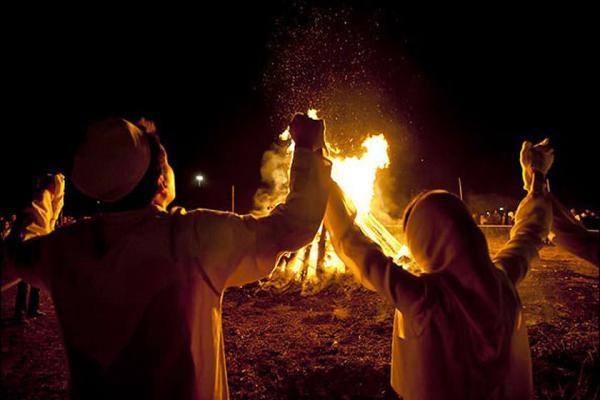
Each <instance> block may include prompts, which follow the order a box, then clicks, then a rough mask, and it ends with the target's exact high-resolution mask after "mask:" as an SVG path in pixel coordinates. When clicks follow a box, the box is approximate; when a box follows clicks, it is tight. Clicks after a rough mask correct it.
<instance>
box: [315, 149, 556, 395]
mask: <svg viewBox="0 0 600 400" xmlns="http://www.w3.org/2000/svg"><path fill="white" fill-rule="evenodd" d="M523 151H525V146H524V148H523ZM551 164H552V159H549V158H545V159H538V158H536V159H535V160H529V161H527V165H526V168H527V169H528V170H529V172H530V175H531V176H532V179H531V181H530V185H529V186H528V191H529V193H528V195H527V196H526V197H525V198H524V199H523V201H521V204H520V205H519V208H518V210H517V213H516V221H515V226H514V227H513V228H512V230H511V234H510V239H509V241H508V242H507V243H506V244H505V246H504V247H503V248H502V249H501V250H500V252H499V253H498V254H496V256H495V257H493V258H492V257H491V256H490V254H489V250H488V246H487V242H486V239H485V236H484V235H483V233H482V231H481V230H480V229H479V228H478V227H477V225H476V224H475V222H474V221H473V219H472V218H471V215H470V214H469V211H468V210H467V207H466V205H465V204H464V203H463V202H462V201H461V200H460V199H459V198H458V197H456V196H454V195H453V194H451V193H449V192H446V191H441V190H436V191H430V192H426V193H424V194H421V195H419V196H417V197H416V198H415V199H414V200H413V201H412V202H411V203H410V204H409V205H408V207H407V208H406V210H405V213H404V234H405V237H406V244H407V246H408V248H409V249H410V251H411V253H412V256H413V258H414V260H415V262H416V263H417V264H418V266H419V267H420V269H421V270H422V271H424V272H423V273H422V274H421V275H418V276H417V275H414V274H412V273H410V272H409V271H406V270H404V269H403V268H402V267H400V266H398V265H395V264H394V262H393V261H392V259H391V258H388V257H386V256H385V255H384V253H383V251H382V250H381V249H380V248H379V246H377V245H376V244H375V243H373V242H372V241H371V240H370V239H369V238H368V237H366V236H365V235H364V234H363V233H362V232H361V231H360V229H359V228H358V227H357V225H355V224H354V218H353V211H352V204H351V203H350V202H349V200H347V199H345V198H344V197H343V193H342V192H341V190H340V189H339V188H337V187H335V186H334V187H333V188H332V192H331V195H330V199H329V203H328V206H327V211H326V214H325V226H326V228H327V230H328V232H330V234H331V238H332V243H333V245H334V248H335V250H336V252H337V253H338V255H339V256H340V257H341V258H342V260H343V261H344V263H345V264H346V265H347V266H348V267H349V268H350V269H351V270H352V272H353V273H354V274H355V276H356V277H357V278H358V279H359V280H360V282H361V283H362V284H363V285H364V286H366V287H367V288H370V289H371V290H375V291H377V292H378V293H379V294H380V295H382V296H383V297H385V298H386V299H388V300H389V301H390V302H391V303H392V304H393V305H394V306H395V308H396V315H395V318H394V329H393V339H392V368H391V384H392V387H393V388H394V390H395V391H396V392H397V393H398V394H399V395H400V396H402V398H404V399H406V400H413V399H461V400H464V399H513V400H514V399H529V398H532V396H533V383H532V374H531V356H530V350H529V343H528V338H527V330H526V326H525V322H524V321H523V317H522V307H521V302H520V299H519V295H518V293H517V290H516V287H517V285H518V283H519V282H520V281H521V280H522V279H523V278H524V277H525V275H526V274H527V271H528V270H529V268H530V264H531V262H532V261H533V260H534V258H536V257H537V255H538V250H539V249H540V247H541V246H542V244H543V240H544V239H545V238H546V236H547V235H548V232H549V230H550V223H551V220H552V206H551V202H550V199H549V197H548V194H547V193H546V191H545V189H544V186H543V182H544V181H545V175H546V173H547V172H548V169H549V168H550V166H551Z"/></svg>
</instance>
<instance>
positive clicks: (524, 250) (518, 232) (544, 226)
mask: <svg viewBox="0 0 600 400" xmlns="http://www.w3.org/2000/svg"><path fill="white" fill-rule="evenodd" d="M536 179H543V177H542V176H540V178H534V180H536ZM551 221H552V206H551V203H550V199H549V196H548V194H547V193H545V191H543V189H542V190H539V191H538V190H532V191H531V192H530V193H529V194H528V195H527V196H526V197H525V198H524V199H523V200H522V201H521V203H520V204H519V207H518V208H517V213H516V215H515V225H514V226H513V227H512V229H511V230H510V239H509V241H508V242H507V243H506V244H505V245H504V247H503V248H502V249H501V250H500V251H499V252H498V254H496V256H495V257H494V263H495V264H496V265H497V266H498V267H500V268H502V269H503V270H504V271H506V273H507V275H508V277H509V278H510V280H511V281H512V282H513V283H514V284H515V285H516V284H517V283H519V282H520V281H522V280H523V278H525V275H527V272H528V271H529V268H530V265H531V263H532V262H533V260H535V259H536V258H537V257H538V251H539V249H540V248H541V247H542V246H543V240H544V239H545V238H546V237H547V236H548V233H549V232H550V224H551Z"/></svg>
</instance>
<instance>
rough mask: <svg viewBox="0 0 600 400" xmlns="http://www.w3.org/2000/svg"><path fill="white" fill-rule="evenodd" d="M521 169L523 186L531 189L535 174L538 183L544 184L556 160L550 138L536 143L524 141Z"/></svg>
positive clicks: (528, 189)
mask: <svg viewBox="0 0 600 400" xmlns="http://www.w3.org/2000/svg"><path fill="white" fill-rule="evenodd" d="M519 159H520V162H521V170H522V175H523V188H524V189H525V190H527V191H531V190H532V188H533V183H534V176H535V177H536V180H541V182H537V183H538V184H540V185H541V184H543V180H544V179H545V178H546V175H547V174H548V171H549V170H550V167H551V166H552V163H553V162H554V149H553V148H552V147H551V146H550V139H548V138H546V139H544V140H542V141H541V142H539V143H538V144H536V145H533V144H532V143H531V142H529V141H525V142H523V146H522V147H521V154H520V157H519Z"/></svg>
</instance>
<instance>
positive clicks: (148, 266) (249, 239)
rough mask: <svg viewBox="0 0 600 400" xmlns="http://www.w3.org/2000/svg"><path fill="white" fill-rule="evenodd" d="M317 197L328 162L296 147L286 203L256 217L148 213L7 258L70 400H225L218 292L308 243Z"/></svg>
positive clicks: (62, 235)
mask: <svg viewBox="0 0 600 400" xmlns="http://www.w3.org/2000/svg"><path fill="white" fill-rule="evenodd" d="M328 188H329V164H328V163H327V162H326V161H325V160H324V159H323V158H322V157H321V156H320V155H317V154H315V153H312V152H310V151H308V150H304V149H296V151H295V156H294V161H293V164H292V168H291V191H290V193H289V195H288V197H287V199H286V202H285V204H281V205H279V206H278V207H276V208H275V209H274V210H273V212H272V213H271V214H270V215H268V216H266V217H264V218H254V217H252V216H249V215H237V214H232V213H226V212H218V211H211V210H203V209H198V210H194V211H190V212H185V211H184V210H181V209H179V210H176V211H175V212H172V213H168V212H166V211H164V210H161V209H159V208H157V207H154V206H152V207H148V208H146V209H143V210H138V211H131V212H122V213H110V214H105V215H102V216H100V217H97V218H93V219H91V220H87V221H82V222H80V223H77V224H74V225H72V226H69V227H66V228H64V229H60V230H57V231H56V232H54V233H52V234H50V235H47V236H45V237H42V238H38V239H32V240H29V241H27V242H25V243H24V244H23V245H21V246H19V247H18V248H16V249H13V250H12V251H11V256H10V259H11V260H12V261H11V263H12V264H13V266H14V267H15V268H16V269H17V270H18V272H19V273H20V275H21V277H22V278H23V279H24V280H26V281H28V282H30V283H32V284H33V285H36V286H39V287H42V288H45V289H47V290H49V291H50V293H51V295H52V299H53V301H54V305H55V307H56V312H57V315H58V319H59V321H60V325H61V328H62V332H63V336H64V341H65V346H66V350H67V353H68V359H69V365H70V370H71V386H72V396H73V397H74V398H85V399H90V398H92V399H95V398H102V399H120V398H123V399H134V398H135V399H226V398H228V396H229V393H228V386H227V374H226V368H225V353H224V341H223V332H222V327H221V301H222V296H223V292H224V290H225V289H226V288H227V287H230V286H239V285H243V284H246V283H249V282H253V281H256V280H258V279H261V278H264V277H266V276H267V275H268V274H269V273H270V272H271V270H272V269H273V267H274V266H275V265H276V262H277V260H278V258H279V257H280V255H281V254H282V253H283V252H286V251H291V250H295V249H298V248H300V247H302V246H303V245H305V244H306V243H308V242H309V241H310V240H312V238H313V236H314V234H315V232H316V231H317V229H318V228H319V225H320V224H321V219H322V217H323V214H324V211H325V206H326V203H327V197H328ZM40 215H41V213H40ZM41 224H42V225H43V224H45V222H43V221H42V222H41Z"/></svg>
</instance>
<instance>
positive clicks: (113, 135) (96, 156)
mask: <svg viewBox="0 0 600 400" xmlns="http://www.w3.org/2000/svg"><path fill="white" fill-rule="evenodd" d="M149 165H150V145H149V144H148V138H147V137H146V134H145V133H144V132H142V131H141V130H140V129H139V128H138V127H137V126H135V125H134V124H132V123H131V122H129V121H127V120H124V119H120V118H109V119H105V120H102V121H100V122H97V123H94V124H92V125H91V126H90V127H89V128H88V130H87V134H86V138H85V140H84V142H83V143H82V144H81V146H79V149H78V150H77V153H76V154H75V161H74V163H73V171H72V174H71V178H72V180H73V184H74V185H75V187H76V188H77V189H79V190H80V191H81V192H82V193H84V194H85V195H87V196H90V197H92V198H94V199H96V200H100V201H103V202H108V203H110V202H115V201H117V200H119V199H122V198H123V197H125V196H126V195H127V194H128V193H130V192H131V191H132V190H133V189H134V188H135V187H136V186H137V184H138V183H140V181H141V180H142V178H143V177H144V174H145V173H146V171H147V170H148V166H149Z"/></svg>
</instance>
